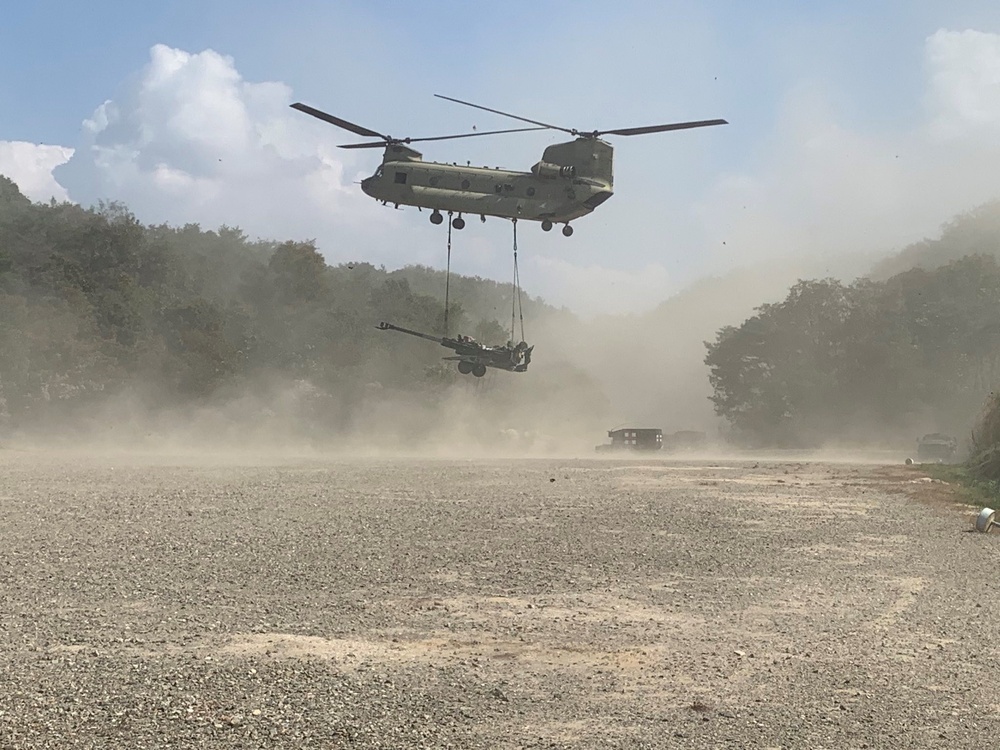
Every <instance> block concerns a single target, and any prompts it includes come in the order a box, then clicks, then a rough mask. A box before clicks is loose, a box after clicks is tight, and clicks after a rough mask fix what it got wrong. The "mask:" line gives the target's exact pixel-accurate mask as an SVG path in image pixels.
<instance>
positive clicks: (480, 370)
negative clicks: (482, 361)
mask: <svg viewBox="0 0 1000 750" xmlns="http://www.w3.org/2000/svg"><path fill="white" fill-rule="evenodd" d="M472 374H473V375H475V376H476V377H477V378H481V377H482V376H483V375H485V374H486V365H476V366H475V367H473V368H472Z"/></svg>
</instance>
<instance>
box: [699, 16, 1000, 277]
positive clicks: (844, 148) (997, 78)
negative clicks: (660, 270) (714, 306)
mask: <svg viewBox="0 0 1000 750" xmlns="http://www.w3.org/2000/svg"><path fill="white" fill-rule="evenodd" d="M924 59H925V70H926V76H927V78H926V96H925V102H926V104H927V116H926V119H924V120H923V121H919V122H916V123H913V125H912V126H910V127H909V128H906V129H902V130H895V131H883V132H879V133H872V132H862V131H860V130H858V129H852V128H850V127H848V126H846V125H844V124H843V123H841V122H839V119H840V118H838V116H837V114H836V112H835V111H834V110H833V108H832V107H831V106H830V104H829V100H828V98H827V97H826V96H825V95H824V91H823V89H822V88H821V86H820V85H819V84H818V83H816V82H809V83H808V84H803V85H802V86H801V87H799V88H797V89H795V90H793V91H791V92H789V94H788V95H787V97H786V101H785V104H784V107H783V109H782V110H781V111H780V113H779V118H778V126H777V128H776V132H775V135H774V141H773V145H772V146H771V147H770V148H769V149H768V152H767V155H766V158H764V159H762V163H763V164H764V165H765V166H764V167H763V168H761V169H760V170H759V171H756V172H754V173H744V174H729V175H725V176H723V177H722V178H721V179H719V180H718V181H717V183H716V185H715V187H714V189H713V190H712V192H711V193H710V194H709V196H708V197H707V198H706V199H705V200H703V201H702V202H701V203H700V204H699V206H698V207H697V209H696V210H697V212H698V215H699V216H700V217H701V219H702V222H703V224H704V226H705V233H706V236H708V237H709V238H710V239H709V241H708V243H707V244H708V246H709V250H710V255H711V256H712V257H713V258H714V259H715V260H714V265H715V267H717V268H718V267H731V266H732V265H734V264H736V263H749V262H754V261H757V260H762V259H766V258H775V257H780V256H784V255H789V254H794V253H802V252H806V253H819V254H823V255H834V254H837V255H842V254H844V253H848V252H849V253H859V252H863V253H871V252H874V251H890V250H892V249H893V248H897V249H898V248H900V247H902V246H904V245H906V244H908V243H910V242H913V241H916V240H919V239H921V238H923V237H926V236H932V235H934V234H936V233H937V231H938V228H939V227H940V225H941V224H942V223H943V222H945V221H947V220H948V219H950V218H951V217H952V216H954V215H955V214H956V213H960V212H963V211H966V210H969V209H971V208H973V207H974V206H976V205H979V204H981V203H984V202H986V201H989V200H992V199H994V198H996V197H997V196H998V195H1000V183H998V182H997V179H996V175H997V174H998V173H1000V141H997V139H996V137H995V133H996V129H997V126H998V125H1000V35H997V34H984V33H980V32H970V31H966V32H961V33H957V32H951V31H939V32H937V33H935V34H934V35H932V36H931V37H929V38H928V39H927V40H926V43H925V55H924ZM987 134H988V137H983V136H986V135H987Z"/></svg>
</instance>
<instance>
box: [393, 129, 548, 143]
mask: <svg viewBox="0 0 1000 750" xmlns="http://www.w3.org/2000/svg"><path fill="white" fill-rule="evenodd" d="M529 130H551V128H549V126H548V125H544V126H542V127H540V128H510V129H509V130H484V131H483V132H481V133H480V132H476V133H460V134H459V135H432V136H429V137H427V138H407V139H405V142H406V143H416V142H417V141H449V140H451V139H453V138H473V137H475V136H477V135H500V134H501V133H525V132H527V131H529Z"/></svg>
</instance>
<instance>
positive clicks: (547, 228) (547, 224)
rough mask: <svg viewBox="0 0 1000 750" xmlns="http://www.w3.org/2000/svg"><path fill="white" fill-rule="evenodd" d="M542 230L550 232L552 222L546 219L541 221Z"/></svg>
mask: <svg viewBox="0 0 1000 750" xmlns="http://www.w3.org/2000/svg"><path fill="white" fill-rule="evenodd" d="M542 231H543V232H551V231H552V222H551V221H549V220H548V219H546V220H545V221H543V222H542Z"/></svg>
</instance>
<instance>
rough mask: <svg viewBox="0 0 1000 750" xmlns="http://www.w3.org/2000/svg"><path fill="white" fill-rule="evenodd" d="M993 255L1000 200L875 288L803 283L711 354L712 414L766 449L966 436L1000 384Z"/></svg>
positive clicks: (896, 265) (924, 247) (903, 262)
mask: <svg viewBox="0 0 1000 750" xmlns="http://www.w3.org/2000/svg"><path fill="white" fill-rule="evenodd" d="M998 257H1000V203H993V204H989V205H986V206H983V207H981V208H979V209H977V210H975V211H972V212H970V213H968V214H966V215H964V216H960V217H958V218H956V219H955V220H954V221H952V222H951V223H949V224H948V225H947V226H946V227H945V228H944V230H943V232H942V235H941V237H940V238H939V239H933V240H926V241H924V242H921V243H918V244H916V245H913V246H911V247H909V248H907V249H906V250H904V251H903V252H902V253H900V254H899V255H897V256H895V257H892V258H890V259H888V260H886V261H884V262H882V263H880V264H879V265H878V266H877V267H876V268H875V270H874V272H873V274H872V277H871V278H861V279H858V280H857V281H855V282H853V283H847V284H845V283H843V282H841V281H839V280H836V279H821V280H809V281H799V282H798V283H797V284H796V285H794V286H793V287H792V288H791V289H790V291H789V292H788V294H787V296H786V297H785V299H784V300H783V301H781V302H775V303H770V304H764V305H761V306H760V307H758V308H757V310H756V314H755V315H752V316H751V317H749V318H747V319H746V320H745V321H744V322H743V323H742V324H741V325H730V326H726V327H724V328H722V329H721V330H720V331H719V332H718V335H717V336H716V338H715V340H714V341H712V342H710V343H709V344H708V356H707V358H706V364H707V365H708V366H709V368H710V373H711V382H712V386H713V396H712V400H713V402H714V404H715V408H716V412H717V413H718V414H719V415H720V416H722V417H724V418H725V419H726V420H727V421H728V423H729V424H730V425H731V426H732V427H733V428H734V430H735V433H736V434H737V435H738V436H739V437H740V438H742V439H744V440H747V441H750V442H753V443H758V444H772V445H774V444H778V445H790V446H803V445H822V444H825V443H831V442H837V441H852V442H860V441H863V440H865V439H869V440H884V439H889V438H898V439H905V440H906V443H905V444H907V445H910V444H912V443H911V441H912V439H913V438H914V437H915V436H917V435H919V434H922V433H927V432H937V431H944V432H949V433H951V434H953V435H958V436H968V435H969V434H970V432H971V431H972V429H973V426H974V424H975V422H976V418H977V415H978V414H979V413H980V412H981V411H982V409H983V406H984V404H985V403H986V402H987V399H988V398H989V396H990V394H991V393H992V392H994V391H995V390H996V388H997V385H998V384H1000V262H998ZM892 271H895V273H891V272H892ZM904 436H905V438H904Z"/></svg>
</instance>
